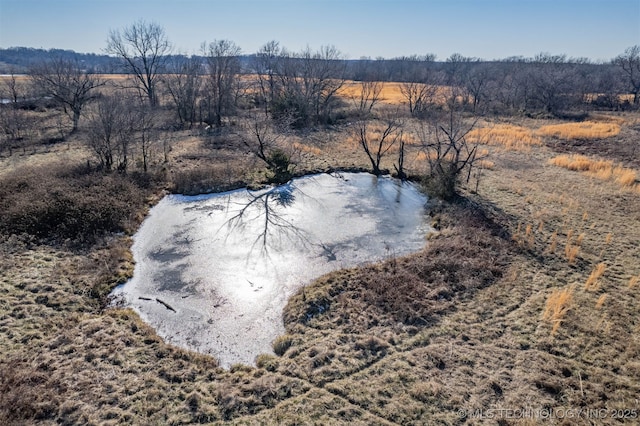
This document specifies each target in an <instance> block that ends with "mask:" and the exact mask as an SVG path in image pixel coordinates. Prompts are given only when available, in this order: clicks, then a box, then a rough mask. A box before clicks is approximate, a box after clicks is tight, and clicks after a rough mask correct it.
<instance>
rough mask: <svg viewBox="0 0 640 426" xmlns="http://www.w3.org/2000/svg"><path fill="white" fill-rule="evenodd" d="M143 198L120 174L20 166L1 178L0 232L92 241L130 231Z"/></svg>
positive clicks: (141, 206)
mask: <svg viewBox="0 0 640 426" xmlns="http://www.w3.org/2000/svg"><path fill="white" fill-rule="evenodd" d="M146 195H147V192H146V191H145V190H144V189H143V188H140V187H139V186H138V185H136V184H135V183H134V182H132V181H131V179H129V178H128V177H127V176H125V175H120V174H106V175H105V174H102V173H96V172H92V171H89V170H86V171H84V172H82V171H80V170H79V169H77V170H73V169H72V168H69V167H63V166H56V167H44V166H42V167H23V168H21V169H19V170H16V171H15V172H13V173H11V174H9V175H7V176H5V177H4V179H2V182H1V185H0V233H2V234H4V235H12V234H13V235H20V234H28V235H31V236H33V237H35V238H37V239H39V240H41V241H48V242H51V241H57V242H61V241H70V242H72V243H92V242H94V241H96V238H97V237H98V236H100V235H103V234H105V233H107V232H129V231H131V230H132V228H133V226H132V225H133V224H134V222H136V221H137V220H138V219H140V216H141V215H140V214H139V212H140V211H141V210H142V209H143V208H144V203H145V198H146Z"/></svg>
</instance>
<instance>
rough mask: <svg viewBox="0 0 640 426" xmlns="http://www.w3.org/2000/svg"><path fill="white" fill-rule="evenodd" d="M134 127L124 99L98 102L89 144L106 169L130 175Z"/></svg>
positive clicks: (92, 117) (92, 119)
mask: <svg viewBox="0 0 640 426" xmlns="http://www.w3.org/2000/svg"><path fill="white" fill-rule="evenodd" d="M133 126H134V119H133V116H132V114H131V110H130V109H129V108H128V103H127V102H126V101H125V100H123V99H122V98H119V97H115V96H105V97H104V98H101V99H100V100H99V101H98V102H96V105H95V109H94V111H92V112H91V114H90V115H89V133H88V138H87V141H88V144H89V148H90V149H91V150H92V151H93V153H94V154H95V156H96V157H97V159H98V161H99V162H100V167H101V168H102V169H104V170H106V171H111V170H113V168H116V169H117V170H118V171H122V172H126V170H127V167H128V163H129V151H130V145H131V141H132V135H133Z"/></svg>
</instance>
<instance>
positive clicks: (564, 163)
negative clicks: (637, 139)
mask: <svg viewBox="0 0 640 426" xmlns="http://www.w3.org/2000/svg"><path fill="white" fill-rule="evenodd" d="M549 164H553V165H554V166H558V167H563V168H565V169H568V170H573V171H579V172H584V173H586V174H588V175H589V176H593V177H595V178H598V179H601V180H611V181H614V182H615V183H617V184H618V185H620V186H621V187H622V188H624V189H630V190H633V191H638V190H640V185H638V184H637V183H636V181H637V173H636V171H635V170H633V169H630V168H627V167H623V166H621V165H619V164H615V163H614V162H613V161H611V160H598V159H594V158H590V157H587V156H586V155H580V154H572V155H564V154H563V155H558V156H556V157H553V158H552V159H550V160H549Z"/></svg>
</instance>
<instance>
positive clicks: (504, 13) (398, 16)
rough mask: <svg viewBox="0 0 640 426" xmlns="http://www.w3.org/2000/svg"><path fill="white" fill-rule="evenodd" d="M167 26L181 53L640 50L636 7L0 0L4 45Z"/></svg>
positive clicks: (98, 45) (462, 1) (86, 40)
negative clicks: (228, 46) (206, 49)
mask: <svg viewBox="0 0 640 426" xmlns="http://www.w3.org/2000/svg"><path fill="white" fill-rule="evenodd" d="M138 19H144V20H147V21H154V22H157V23H158V24H160V25H161V26H163V27H164V28H165V30H166V33H167V35H168V37H169V39H170V41H171V42H172V43H173V44H174V46H175V48H176V50H177V51H178V52H182V53H197V52H198V50H199V47H200V45H201V43H202V42H204V41H207V42H209V41H212V40H214V39H229V40H232V41H234V42H236V43H237V44H238V45H239V46H240V47H241V48H242V50H243V52H244V53H253V52H255V51H256V50H257V49H258V48H259V47H260V46H261V45H263V44H264V43H266V42H268V41H269V40H277V41H279V42H280V44H281V45H282V46H285V47H287V48H288V49H290V50H293V51H299V50H301V49H303V48H305V47H306V46H310V47H311V48H312V49H315V48H318V47H320V46H321V45H326V44H333V45H335V46H336V47H337V48H338V49H339V50H340V51H342V52H343V53H344V54H345V55H347V57H349V58H352V59H356V58H359V57H361V56H370V57H377V56H383V57H387V58H389V57H394V56H401V55H410V54H425V53H435V54H436V55H437V57H438V59H441V60H444V59H445V58H447V57H448V56H450V55H451V54H453V53H461V54H462V55H464V56H474V57H480V58H483V59H498V58H505V57H509V56H526V57H530V56H533V55H535V54H537V53H540V52H548V53H551V54H561V53H566V54H567V55H569V56H572V57H588V58H590V59H593V60H609V59H611V58H613V57H615V56H616V55H618V54H620V53H622V52H623V51H624V49H625V48H627V47H629V46H632V45H635V44H640V0H396V1H392V0H342V1H340V0H274V1H271V0H226V1H222V0H208V1H207V0H0V47H3V48H6V47H11V46H27V47H36V48H45V49H48V48H61V49H73V50H75V51H78V52H94V53H101V52H102V49H104V47H105V45H106V39H107V36H108V33H109V30H110V29H119V28H123V27H125V26H127V25H130V24H132V23H133V22H135V21H136V20H138Z"/></svg>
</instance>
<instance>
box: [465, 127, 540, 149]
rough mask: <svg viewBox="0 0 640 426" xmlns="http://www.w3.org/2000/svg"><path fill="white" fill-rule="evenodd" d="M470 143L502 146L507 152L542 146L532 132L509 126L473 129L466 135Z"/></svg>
mask: <svg viewBox="0 0 640 426" xmlns="http://www.w3.org/2000/svg"><path fill="white" fill-rule="evenodd" d="M468 138H469V141H470V142H474V143H481V144H485V145H495V146H502V147H504V148H505V149H507V150H514V151H528V150H530V149H531V147H532V146H539V145H542V138H540V137H539V136H537V135H536V134H535V133H534V131H533V130H531V129H528V128H526V127H522V126H515V125H511V124H497V125H494V126H491V127H481V128H478V129H473V130H472V131H471V132H469V134H468Z"/></svg>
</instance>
